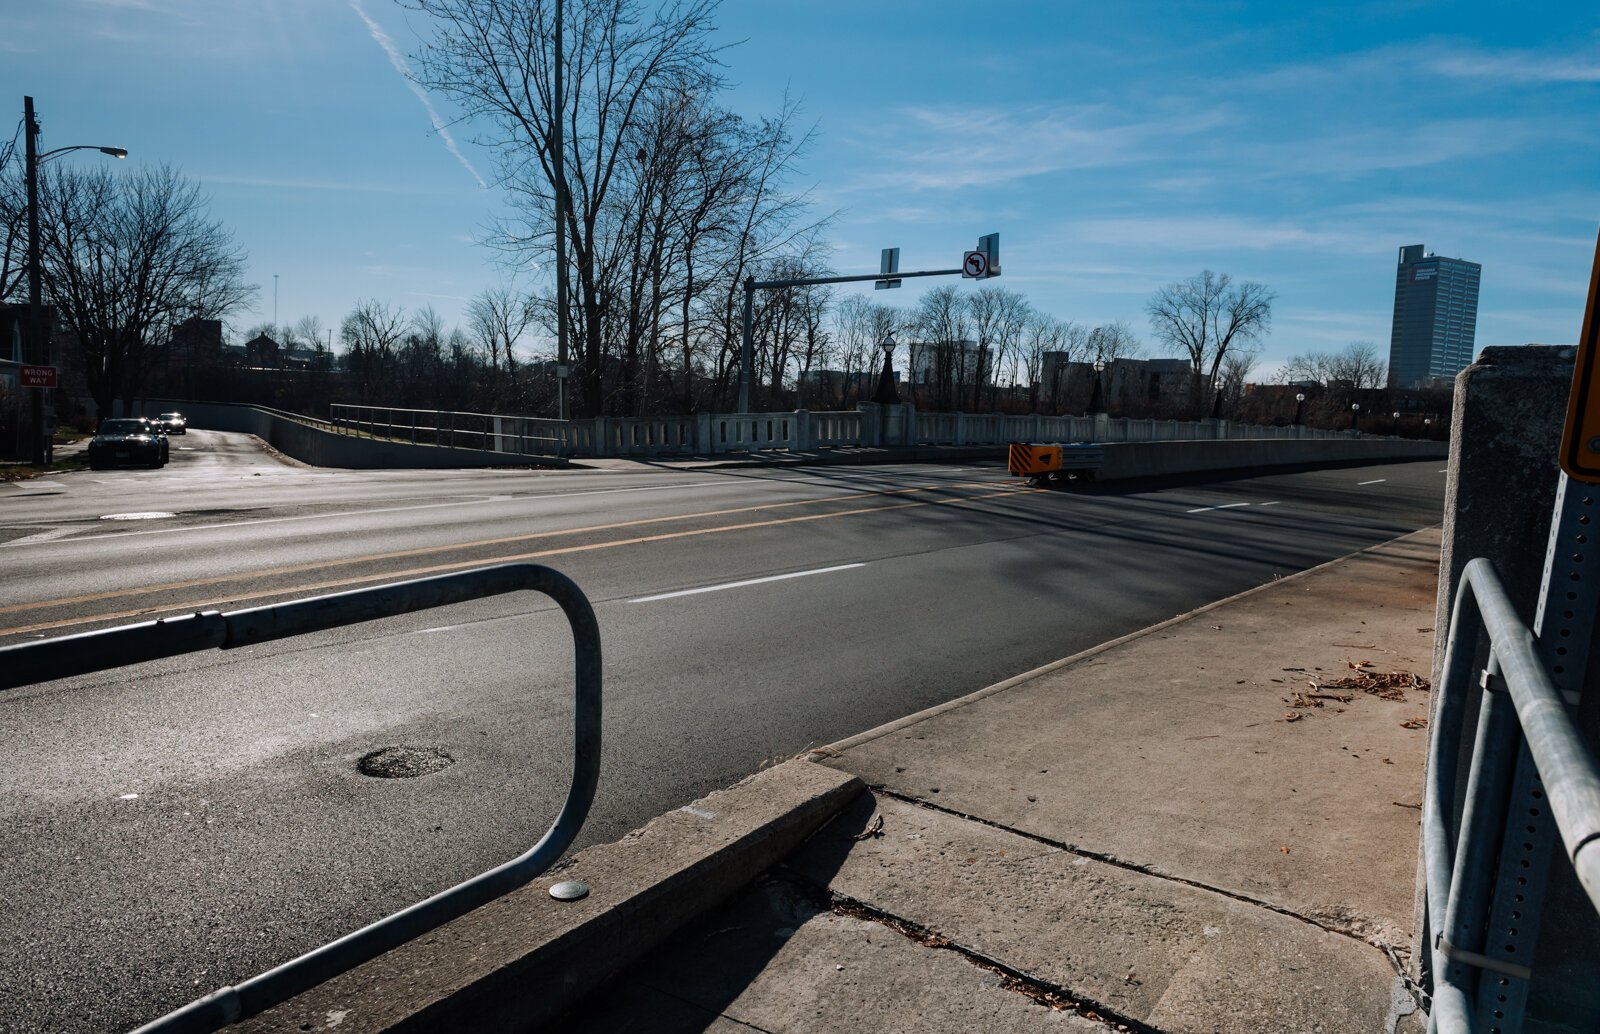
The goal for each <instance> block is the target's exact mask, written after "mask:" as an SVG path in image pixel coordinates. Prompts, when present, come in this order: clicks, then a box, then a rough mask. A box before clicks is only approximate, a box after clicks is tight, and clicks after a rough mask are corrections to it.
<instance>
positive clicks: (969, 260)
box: [961, 251, 989, 280]
mask: <svg viewBox="0 0 1600 1034" xmlns="http://www.w3.org/2000/svg"><path fill="white" fill-rule="evenodd" d="M961 275H962V276H963V277H965V278H966V279H968V280H981V279H983V278H984V277H986V276H988V275H989V256H988V255H987V254H985V253H984V252H981V251H969V252H967V253H966V255H964V256H963V257H962V259H961Z"/></svg>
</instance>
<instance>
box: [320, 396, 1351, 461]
mask: <svg viewBox="0 0 1600 1034" xmlns="http://www.w3.org/2000/svg"><path fill="white" fill-rule="evenodd" d="M324 426H326V427H327V428H329V429H331V430H334V431H335V432H337V433H340V434H347V435H358V436H366V437H370V438H374V439H380V440H389V441H402V442H409V443H413V444H417V445H437V446H450V447H454V448H458V449H474V450H481V451H485V452H497V453H506V454H509V455H523V456H539V457H569V456H595V457H605V456H684V455H717V454H722V453H731V452H756V451H766V450H785V451H790V452H808V451H814V450H817V449H832V448H839V447H868V448H871V447H881V446H912V445H997V446H998V445H1006V444H1008V443H1010V442H1076V441H1090V442H1159V441H1192V440H1208V439H1225V438H1232V439H1241V438H1275V439H1276V438H1338V437H1346V436H1348V434H1349V432H1339V431H1326V430H1321V429H1317V428H1308V427H1298V426H1296V427H1272V426H1256V425H1248V424H1236V423H1232V422H1230V421H1226V420H1157V419H1150V418H1138V417H1110V416H1108V415H1106V414H1104V413H1100V414H1091V415H1087V416H1044V415H1041V414H1037V413H1030V414H1025V415H1024V414H1013V413H960V412H956V413H926V412H920V411H918V410H917V409H916V407H914V406H908V405H900V406H875V405H865V406H863V407H861V408H860V409H856V410H845V411H816V412H813V411H810V410H804V409H800V410H787V411H782V412H771V413H693V414H684V415H680V416H660V417H604V416H602V417H592V418H583V419H578V420H565V421H563V420H552V419H548V418H544V417H530V416H518V415H507V414H495V413H471V412H452V411H449V410H432V409H404V408H389V407H382V406H356V405H347V404H344V403H337V404H335V405H333V406H332V407H331V412H330V417H329V420H328V422H327V423H326V424H325V425H324Z"/></svg>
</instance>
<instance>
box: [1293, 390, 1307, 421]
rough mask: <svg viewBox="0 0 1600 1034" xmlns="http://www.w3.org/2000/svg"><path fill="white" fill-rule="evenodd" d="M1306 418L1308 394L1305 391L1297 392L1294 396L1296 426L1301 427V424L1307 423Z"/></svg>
mask: <svg viewBox="0 0 1600 1034" xmlns="http://www.w3.org/2000/svg"><path fill="white" fill-rule="evenodd" d="M1305 417H1306V393H1305V392H1303V391H1297V392H1295V396H1294V426H1296V427H1299V426H1300V425H1301V424H1303V423H1305Z"/></svg>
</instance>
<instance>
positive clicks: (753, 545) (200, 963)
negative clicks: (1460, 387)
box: [0, 430, 1444, 1031]
mask: <svg viewBox="0 0 1600 1034" xmlns="http://www.w3.org/2000/svg"><path fill="white" fill-rule="evenodd" d="M172 444H173V450H172V462H171V463H170V464H169V465H168V466H167V467H166V468H165V469H163V470H160V471H103V472H92V473H91V472H85V473H80V474H71V475H63V476H58V477H53V478H50V479H46V480H41V481H31V482H21V483H18V484H16V485H9V486H0V564H3V565H4V570H5V571H6V576H5V578H4V581H3V583H0V645H11V644H15V643H19V642H26V641H29V640H31V639H37V638H42V637H46V636H57V635H67V634H73V633H77V632H83V631H88V630H92V629H95V628H102V627H108V626H110V625H115V624H122V623H127V622H131V621H136V620H146V619H148V618H151V617H156V616H161V615H166V614H180V613H187V612H192V611H194V610H196V609H207V608H214V609H220V610H225V611H226V610H233V609H239V608H241V607H247V606H256V605H260V604H264V603H271V602H275V601H281V600H287V599H295V598H301V597H305V596H310V595H315V594H319V593H325V592H334V591H341V590H343V589H348V588H356V587H360V586H364V585H372V584H379V583H381V582H385V581H392V580H396V579H400V578H406V577H418V576H422V575H426V574H434V573H440V572H444V571H451V570H461V569H466V568H469V567H474V566H479V565H483V564H489V563H497V562H506V561H508V560H529V561H533V562H538V563H545V564H549V565H551V566H553V567H556V568H558V569H559V570H561V571H563V572H565V573H566V574H568V575H569V576H571V577H572V578H573V579H574V580H575V581H576V582H577V583H578V584H579V585H580V586H582V587H583V589H584V591H585V592H586V593H587V594H588V595H589V597H590V599H591V601H592V602H593V604H594V606H595V610H596V613H597V615H598V617H599V621H600V626H601V630H602V634H603V636H604V642H605V646H604V650H605V737H606V744H605V751H604V760H603V772H602V776H601V783H600V791H599V796H598V798H597V800H596V803H595V808H594V811H593V812H592V813H591V816H590V818H589V821H588V824H587V825H586V827H585V829H584V832H583V835H582V837H581V839H580V841H579V846H582V845H583V844H588V843H594V842H603V841H609V840H614V839H616V838H617V837H619V836H620V835H622V834H623V833H624V832H626V831H627V830H629V829H632V828H634V827H636V826H638V825H640V824H642V823H643V822H644V821H646V820H648V819H649V818H651V817H653V816H654V815H657V814H660V813H662V812H664V811H667V810H670V809H671V808H674V807H677V806H680V805H682V804H684V803H686V802H687V801H689V800H692V799H693V798H695V797H697V796H699V795H701V794H703V793H705V792H708V791H709V790H712V789H714V788H717V787H720V786H724V785H727V784H729V783H731V782H733V781H735V780H737V779H739V778H741V777H742V776H744V775H746V774H748V773H750V772H752V771H754V770H756V769H757V768H758V767H760V766H762V765H763V764H765V763H770V762H772V761H774V760H777V759H781V758H784V757H787V756H790V755H793V754H795V753H797V752H799V751H802V750H804V749H806V748H807V747H810V746H815V745H819V744H823V743H827V742H829V741H831V740H834V739H838V738H841V737H844V736H847V735H850V734H852V733H855V732H859V731H861V730H863V729H867V728H871V727H873V726H875V725H878V724H881V723H883V722H885V721H889V720H891V719H894V718H898V717H900V716H902V715H905V714H908V713H910V712H913V711H916V710H919V709H921V708H924V707H928V706H930V705H933V704H935V703H939V702H942V701H945V700H948V699H951V698H953V697H957V696H960V695H963V694H965V693H969V692H972V691H973V690H976V689H979V688H981V687H983V686H985V685H988V684H990V683H992V682H995V681H997V680H1000V679H1003V678H1007V677H1009V676H1012V675H1015V674H1017V673H1019V672H1023V671H1026V670H1029V669H1031V668H1033V667H1036V666H1038V665H1040V664H1044V663H1047V662H1049V661H1053V660H1055V659H1057V658H1060V657H1062V656H1065V655H1068V654H1071V653H1073V652H1075V651H1078V650H1081V649H1084V648H1086V647H1088V646H1092V645H1094V644H1097V643H1100V642H1103V641H1105V640H1108V639H1111V638H1114V637H1116V636H1119V635H1123V634H1126V633H1128V632H1131V631H1134V630H1137V629H1139V628H1142V627H1144V626H1146V625H1149V624H1151V623H1153V622H1156V621H1160V620H1164V619H1166V618H1169V617H1171V616H1173V615H1175V614H1178V613H1181V612H1183V611H1186V610H1189V609H1192V608H1193V607H1195V606H1198V605H1201V604H1204V603H1207V602H1210V601H1212V600H1215V599H1218V598H1221V597H1224V596H1227V595H1230V594H1232V593H1235V592H1239V591H1241V590H1244V589H1247V588H1250V587H1252V586H1255V585H1258V584H1261V583H1263V582H1265V581H1269V580H1271V579H1272V578H1274V577H1278V576H1281V575H1284V574H1288V573H1291V572H1293V571H1297V570H1301V569H1304V568H1306V567H1309V566H1312V565H1314V564H1317V563H1319V562H1322V561H1325V560H1328V559H1332V558H1334V557H1337V556H1340V555H1343V554H1345V553H1348V552H1350V551H1352V550H1355V549H1359V548H1362V547H1364V546H1368V545H1371V544H1374V543H1377V542H1380V541H1383V540H1386V539H1389V538H1392V537H1393V536H1395V535H1399V534H1402V533H1405V532H1408V531H1411V530H1414V529H1416V528H1419V527H1423V526H1425V525H1429V524H1433V523H1437V522H1438V521H1439V519H1440V507H1441V505H1442V498H1443V486H1444V473H1443V471H1442V469H1441V468H1442V467H1443V463H1442V461H1428V462H1423V463H1402V464H1389V465H1379V466H1371V467H1361V468H1344V469H1333V470H1321V471H1310V472H1297V473H1288V474H1274V475H1264V476H1258V477H1248V478H1239V479H1233V480H1215V481H1211V482H1187V483H1183V484H1166V485H1162V484H1148V483H1145V484H1139V485H1132V486H1127V487H1120V488H1119V487H1115V486H1108V487H1106V488H1102V489H1099V490H1095V491H1091V492H1084V493H1065V492H1046V491H1034V490H1028V489H1027V488H1026V487H1025V486H1023V485H1022V484H1021V483H1020V482H1018V481H1017V480H1015V479H1012V478H1009V477H1008V476H1007V475H1006V473H1005V470H1004V468H1003V467H1002V466H999V465H987V464H980V465H969V466H965V467H940V466H927V465H924V466H916V465H907V466H898V467H820V468H736V469H730V468H718V469H671V468H667V467H659V468H651V467H643V466H641V467H639V468H637V469H634V470H605V471H596V470H587V471H543V472H539V471H525V470H504V471H443V472H441V471H388V472H352V471H333V470H321V469H313V468H306V467H303V466H298V465H295V464H292V463H289V462H287V461H284V460H281V459H279V458H277V457H274V456H272V455H270V454H269V453H268V452H266V451H265V450H263V449H262V448H261V447H260V446H259V443H257V442H255V441H254V440H252V439H250V438H248V437H245V436H241V435H229V434H223V433H219V432H207V431H198V430H197V431H191V432H190V433H189V434H188V435H186V436H181V437H176V438H174V439H172ZM113 518H115V519H113ZM1152 677H1159V673H1152ZM571 680H572V672H571V646H570V640H569V636H568V633H567V631H566V628H565V622H564V620H563V619H562V618H561V615H560V613H559V611H557V610H555V608H554V606H553V604H551V603H550V602H549V601H548V600H546V599H544V598H543V597H535V596H532V595H527V594H518V595H514V596H506V597H499V598H494V599H489V600H482V601H477V602H474V603H469V604H458V605H455V606H451V607H448V608H442V609H439V610H433V611H427V612H423V613H419V614H414V615H409V616H406V617H402V618H392V619H387V620H384V621H381V622H375V623H371V624H367V625H361V626H354V627H350V628H345V629H340V630H335V631H329V632H323V633H316V634H312V635H307V636H302V637H298V638H295V639H290V640H284V641H281V642H277V643H273V644H270V645H266V646H260V647H252V648H247V649H243V650H239V651H232V652H228V653H222V652H219V651H213V652H209V653H204V654H195V655H190V656H186V657H182V658H174V659H169V660H165V661H160V662H152V663H150V664H146V665H142V666H139V667H136V668H129V669H122V670H119V671H113V672H106V673H102V674H99V675H94V676H86V677H82V678H77V679H72V680H65V681H62V682H59V683H53V684H48V685H42V686H34V687H27V688H23V689H17V690H11V691H7V692H5V693H3V694H0V744H3V747H4V751H5V756H6V761H7V772H8V775H7V780H6V785H7V788H8V790H9V791H10V792H9V793H7V794H6V795H5V797H4V800H3V804H0V856H3V857H4V858H5V863H4V879H3V880H0V899H3V902H0V903H3V905H4V914H5V916H6V920H5V922H6V924H7V927H8V930H7V936H5V937H4V938H0V1030H6V1031H13V1030H15V1031H34V1030H39V1031H44V1030H50V1031H98V1030H116V1029H126V1028H129V1027H132V1026H135V1025H137V1024H138V1023H141V1022H144V1021H146V1020H149V1019H151V1018H153V1017H155V1016H157V1015H159V1014H160V1013H162V1012H164V1011H166V1010H168V1009H170V1008H173V1007H176V1006H177V1005H180V1004H183V1003H184V1002H186V1001H188V1000H190V999H192V998H194V997H198V996H199V995H201V994H204V993H206V992H208V991H210V990H212V989H214V988H215V987H217V986H220V985H222V984H226V983H231V982H235V981H238V980H241V979H245V978H248V977H249V976H252V975H254V974H256V973H258V972H260V971H262V970H265V969H267V968H270V967H271V966H273V965H275V964H277V963H279V962H282V961H284V960H286V959H288V958H291V957H293V956H294V955H297V954H299V953H301V952H303V951H306V950H308V949H310V948H313V947H316V946H317V945H320V944H322V943H324V942H325V941H327V940H330V939H332V938H334V937H336V936H338V935H340V934H342V933H345V932H348V931H349V930H352V929H355V928H357V927H359V926H361V925H364V924H365V923H368V922H370V921H372V920H374V919H377V918H381V917H382V916H383V915H386V914H388V913H390V912H392V911H394V910H396V909H398V908H401V907H403V906H405V905H407V904H410V903H411V902H413V901H416V900H418V899H420V898H422V897H425V896H427V895H429V894H431V893H434V892H436V891H438V890H440V889H442V888H444V887H447V886H449V885H451V884H453V883H455V882H458V881H460V880H462V879H464V878H467V877H469V876H471V875H474V874H476V873H478V872H480V871H482V870H484V869H486V868H489V867H490V866H492V865H494V864H496V863H498V862H500V861H503V860H505V859H506V858H508V857H511V856H512V855H515V854H517V853H520V852H521V851H523V850H525V849H526V848H527V847H528V846H529V845H531V844H532V843H533V841H534V840H536V839H537V838H538V836H539V835H540V834H541V833H542V832H543V831H544V828H545V827H546V825H547V824H548V823H549V821H550V819H551V817H552V816H553V815H554V813H555V811H556V809H557V808H558V807H559V804H560V800H561V798H562V796H563V795H564V793H565V790H566V785H567V777H568V760H569V754H570V750H571V741H570V736H571V730H570V722H571V697H572V681H571ZM1197 706H1203V702H1197ZM389 746H405V747H415V748H425V749H429V750H434V751H439V752H442V754H443V755H444V756H446V757H448V758H449V759H450V763H449V764H448V766H447V767H445V768H444V769H443V770H441V771H438V772H435V773H432V774H429V775H424V776H420V777H418V778H406V779H378V778H371V777H369V776H366V775H363V774H361V772H360V771H359V770H358V768H357V763H358V762H359V761H360V759H361V758H362V757H363V756H366V755H368V754H369V753H370V752H372V751H375V750H379V749H381V748H384V747H389Z"/></svg>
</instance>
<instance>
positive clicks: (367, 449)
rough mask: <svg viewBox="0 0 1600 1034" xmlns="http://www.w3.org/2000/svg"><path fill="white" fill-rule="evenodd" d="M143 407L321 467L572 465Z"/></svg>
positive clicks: (281, 418) (214, 408)
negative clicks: (250, 438) (248, 438)
mask: <svg viewBox="0 0 1600 1034" xmlns="http://www.w3.org/2000/svg"><path fill="white" fill-rule="evenodd" d="M141 408H142V410H143V412H144V413H146V414H148V415H153V414H156V413H160V412H164V411H166V410H171V409H176V410H178V411H179V412H180V413H182V414H183V415H184V416H185V417H187V418H188V421H189V426H190V427H196V428H200V429H202V430H210V431H237V432H241V433H244V434H253V435H256V436H257V437H259V438H261V439H262V440H263V441H265V442H266V443H267V444H269V445H271V446H272V447H273V448H274V449H277V450H278V451H279V452H282V453H283V454H284V455H286V456H290V457H292V458H294V459H297V460H299V461H300V462H302V463H309V464H311V465H312V466H315V467H342V468H346V469H350V470H407V469H411V470H417V469H426V470H441V469H447V470H454V469H459V468H462V467H565V466H567V461H566V460H564V459H558V458H555V457H538V456H526V455H520V454H519V455H512V454H508V453H503V452H489V451H481V450H478V449H452V448H448V447H445V446H436V445H414V444H412V443H411V442H394V441H384V440H381V439H376V438H363V437H359V436H357V435H348V434H338V433H335V432H334V431H332V430H330V429H328V428H326V427H320V426H318V424H321V423H322V421H313V420H312V419H311V418H310V417H302V416H296V415H294V414H292V413H282V412H279V411H278V410H274V409H265V408H263V407H261V406H248V405H236V404H233V403H227V402H179V401H175V400H172V399H147V400H146V401H145V402H144V403H143V404H142V406H141Z"/></svg>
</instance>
